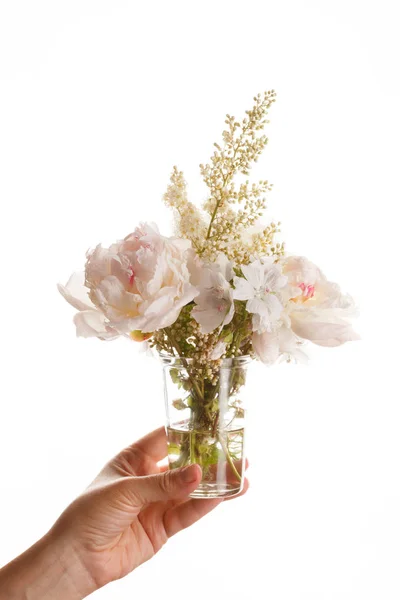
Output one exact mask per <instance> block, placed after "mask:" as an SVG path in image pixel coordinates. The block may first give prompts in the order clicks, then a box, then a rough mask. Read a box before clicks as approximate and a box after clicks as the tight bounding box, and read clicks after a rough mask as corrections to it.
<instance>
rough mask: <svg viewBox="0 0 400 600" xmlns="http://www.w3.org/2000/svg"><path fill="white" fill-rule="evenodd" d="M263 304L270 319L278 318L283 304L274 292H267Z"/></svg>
mask: <svg viewBox="0 0 400 600" xmlns="http://www.w3.org/2000/svg"><path fill="white" fill-rule="evenodd" d="M264 302H265V304H266V305H267V307H268V311H269V314H270V317H271V319H273V320H276V319H279V317H280V315H281V312H282V310H283V306H282V304H281V302H280V300H279V299H278V298H277V297H276V296H275V295H274V294H268V295H267V297H266V298H265V300H264Z"/></svg>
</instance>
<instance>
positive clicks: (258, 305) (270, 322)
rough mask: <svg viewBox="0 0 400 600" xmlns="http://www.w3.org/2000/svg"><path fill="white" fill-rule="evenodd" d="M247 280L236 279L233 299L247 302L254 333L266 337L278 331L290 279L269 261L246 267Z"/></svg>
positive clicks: (244, 268)
mask: <svg viewBox="0 0 400 600" xmlns="http://www.w3.org/2000/svg"><path fill="white" fill-rule="evenodd" d="M242 273H243V277H235V278H234V285H235V289H234V291H233V297H234V299H235V300H247V303H246V309H247V311H248V312H249V313H251V314H252V315H253V317H252V323H253V331H257V332H258V333H263V332H264V331H273V330H274V328H275V327H276V325H277V323H278V321H279V318H280V316H281V313H282V311H283V307H284V305H283V303H284V296H283V292H284V288H285V286H286V284H287V277H286V276H285V275H283V274H282V267H281V266H280V265H279V264H277V263H274V261H273V259H269V258H266V259H264V260H263V262H261V261H260V260H258V259H257V260H255V261H253V262H252V263H250V264H249V265H243V266H242Z"/></svg>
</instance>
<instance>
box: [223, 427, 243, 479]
mask: <svg viewBox="0 0 400 600" xmlns="http://www.w3.org/2000/svg"><path fill="white" fill-rule="evenodd" d="M218 439H219V443H220V444H221V446H222V449H223V451H224V452H225V456H226V458H227V461H228V463H229V465H230V467H231V469H232V471H233V472H234V474H235V477H236V479H237V480H238V481H239V482H241V481H242V477H241V475H240V473H239V471H238V470H237V468H236V467H235V463H234V462H233V460H232V457H231V455H230V454H229V450H228V447H227V445H226V444H225V440H224V439H223V437H222V435H221V434H219V435H218Z"/></svg>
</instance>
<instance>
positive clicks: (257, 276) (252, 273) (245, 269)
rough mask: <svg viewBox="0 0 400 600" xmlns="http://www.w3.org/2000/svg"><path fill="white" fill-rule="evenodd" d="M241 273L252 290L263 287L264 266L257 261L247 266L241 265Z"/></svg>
mask: <svg viewBox="0 0 400 600" xmlns="http://www.w3.org/2000/svg"><path fill="white" fill-rule="evenodd" d="M242 273H243V275H244V276H245V277H246V279H247V281H249V282H250V283H251V285H252V286H253V288H254V289H256V290H259V289H260V288H262V287H263V283H264V265H263V264H261V262H260V261H259V260H255V261H254V262H252V263H250V264H249V265H242Z"/></svg>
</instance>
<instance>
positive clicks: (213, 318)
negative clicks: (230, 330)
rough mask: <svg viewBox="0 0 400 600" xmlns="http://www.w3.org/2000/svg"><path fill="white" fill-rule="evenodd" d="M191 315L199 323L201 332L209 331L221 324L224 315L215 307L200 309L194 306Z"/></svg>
mask: <svg viewBox="0 0 400 600" xmlns="http://www.w3.org/2000/svg"><path fill="white" fill-rule="evenodd" d="M192 317H193V318H194V319H195V321H197V323H198V324H199V325H200V331H201V333H211V332H212V331H214V329H216V328H217V327H219V326H220V325H221V323H222V322H223V320H224V317H225V315H224V313H221V312H220V311H219V310H216V309H215V308H208V309H206V310H201V309H199V308H198V307H197V306H195V307H194V308H193V310H192Z"/></svg>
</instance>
